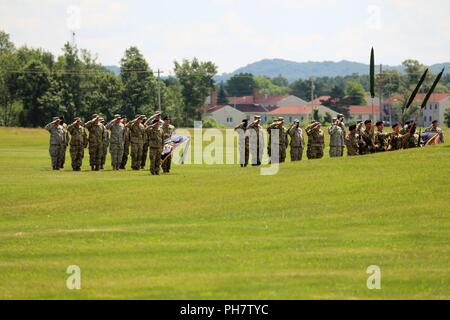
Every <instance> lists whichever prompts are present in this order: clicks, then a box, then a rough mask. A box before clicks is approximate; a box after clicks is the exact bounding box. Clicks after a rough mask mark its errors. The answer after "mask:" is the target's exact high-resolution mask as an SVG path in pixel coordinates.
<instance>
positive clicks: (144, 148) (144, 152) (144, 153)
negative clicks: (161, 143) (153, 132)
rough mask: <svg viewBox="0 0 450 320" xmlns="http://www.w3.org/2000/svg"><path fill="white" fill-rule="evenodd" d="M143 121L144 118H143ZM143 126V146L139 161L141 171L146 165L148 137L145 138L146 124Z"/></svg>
mask: <svg viewBox="0 0 450 320" xmlns="http://www.w3.org/2000/svg"><path fill="white" fill-rule="evenodd" d="M144 120H145V118H144ZM143 126H144V129H145V130H144V144H143V146H142V159H141V169H145V165H146V164H147V156H148V148H149V146H148V137H147V129H148V127H149V126H148V125H147V124H146V123H144V124H143Z"/></svg>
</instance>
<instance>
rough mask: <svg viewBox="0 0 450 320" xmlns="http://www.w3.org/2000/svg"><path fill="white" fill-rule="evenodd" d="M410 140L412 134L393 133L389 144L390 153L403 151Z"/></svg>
mask: <svg viewBox="0 0 450 320" xmlns="http://www.w3.org/2000/svg"><path fill="white" fill-rule="evenodd" d="M409 138H410V134H409V133H407V134H401V133H395V132H393V133H391V141H390V144H389V151H395V150H400V149H403V147H404V145H405V143H407V141H408V139H409Z"/></svg>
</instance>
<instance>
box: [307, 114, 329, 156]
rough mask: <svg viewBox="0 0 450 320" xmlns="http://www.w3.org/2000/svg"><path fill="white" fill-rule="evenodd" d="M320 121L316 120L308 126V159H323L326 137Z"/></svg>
mask: <svg viewBox="0 0 450 320" xmlns="http://www.w3.org/2000/svg"><path fill="white" fill-rule="evenodd" d="M320 127H321V125H320V122H317V121H315V122H314V123H312V124H311V125H309V126H308V127H307V128H306V134H307V135H308V149H307V151H306V154H307V156H308V159H322V158H323V149H324V146H325V139H324V134H323V131H322V129H321V128H320Z"/></svg>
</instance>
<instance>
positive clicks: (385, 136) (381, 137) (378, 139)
mask: <svg viewBox="0 0 450 320" xmlns="http://www.w3.org/2000/svg"><path fill="white" fill-rule="evenodd" d="M390 136H391V134H390V133H385V132H383V131H378V130H377V131H376V132H375V152H384V151H387V149H388V147H389V137H390Z"/></svg>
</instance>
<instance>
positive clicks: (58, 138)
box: [45, 117, 67, 170]
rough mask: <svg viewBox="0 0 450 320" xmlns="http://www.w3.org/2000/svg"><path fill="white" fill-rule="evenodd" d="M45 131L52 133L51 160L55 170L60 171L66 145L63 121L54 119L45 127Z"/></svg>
mask: <svg viewBox="0 0 450 320" xmlns="http://www.w3.org/2000/svg"><path fill="white" fill-rule="evenodd" d="M45 130H47V131H48V132H49V133H50V148H49V153H50V158H51V161H52V168H53V170H59V169H60V168H61V164H62V156H63V150H65V149H64V145H65V144H66V143H67V142H66V134H65V132H64V129H63V127H62V126H61V119H60V118H58V117H54V118H53V121H52V122H50V123H49V124H47V125H46V126H45Z"/></svg>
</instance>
